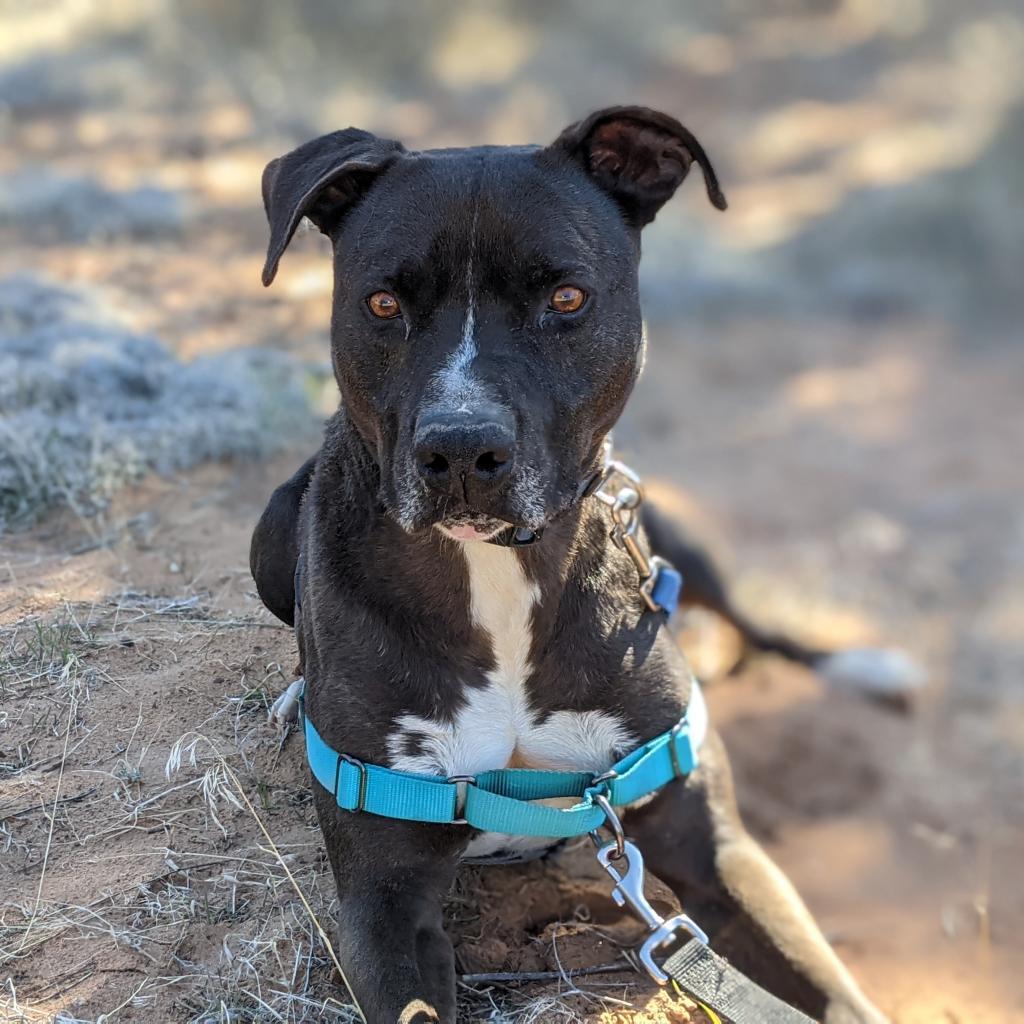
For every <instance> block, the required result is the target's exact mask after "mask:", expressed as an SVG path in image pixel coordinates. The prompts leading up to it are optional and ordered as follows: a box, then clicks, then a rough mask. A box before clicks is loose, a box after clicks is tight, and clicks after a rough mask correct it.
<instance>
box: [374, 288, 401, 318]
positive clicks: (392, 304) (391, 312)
mask: <svg viewBox="0 0 1024 1024" xmlns="http://www.w3.org/2000/svg"><path fill="white" fill-rule="evenodd" d="M366 304H367V305H368V306H369V307H370V312H371V313H373V315H374V316H379V317H380V318H381V320H391V319H392V318H393V317H396V316H398V314H399V313H401V312H402V308H401V306H399V305H398V299H396V298H395V297H394V295H392V294H391V292H374V293H373V294H372V295H371V296H370V297H369V298H368V299H367V300H366Z"/></svg>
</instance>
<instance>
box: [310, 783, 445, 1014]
mask: <svg viewBox="0 0 1024 1024" xmlns="http://www.w3.org/2000/svg"><path fill="white" fill-rule="evenodd" d="M314 786H316V783H314ZM316 802H317V804H318V811H319V815H320V824H321V827H322V829H323V833H324V841H325V843H326V846H327V852H328V855H329V857H330V860H331V867H332V868H333V870H334V878H335V881H336V883H337V887H338V924H337V952H338V959H339V960H340V961H341V966H342V968H343V969H344V971H345V975H346V979H347V981H348V984H349V986H350V987H351V989H352V992H353V994H354V995H355V997H356V999H357V1000H358V1002H359V1005H360V1008H361V1009H362V1011H363V1013H364V1015H365V1017H366V1020H367V1021H368V1024H395V1022H398V1021H400V1022H401V1024H451V1022H454V1020H455V958H454V954H453V952H452V944H451V941H450V940H449V938H448V936H447V935H446V934H445V932H444V925H443V922H442V911H441V901H442V899H443V898H444V895H445V893H447V891H448V889H449V888H450V887H451V884H452V880H453V878H454V875H455V868H456V865H457V864H458V857H459V853H460V851H461V848H462V846H463V845H464V844H465V839H464V838H463V837H462V836H461V832H463V831H465V830H460V829H459V828H458V827H457V826H438V825H419V824H411V823H407V822H401V821H395V820H392V819H388V818H379V817H374V816H373V815H369V814H359V813H352V812H349V811H343V810H340V809H339V808H338V807H337V806H336V805H335V803H334V801H333V799H332V798H331V796H330V794H329V793H327V792H326V790H322V789H320V788H317V792H316Z"/></svg>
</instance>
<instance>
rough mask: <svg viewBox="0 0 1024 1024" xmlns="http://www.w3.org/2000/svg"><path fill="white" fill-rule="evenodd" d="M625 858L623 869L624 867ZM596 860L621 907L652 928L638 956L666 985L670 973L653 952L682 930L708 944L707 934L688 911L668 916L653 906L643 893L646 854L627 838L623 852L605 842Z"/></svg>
mask: <svg viewBox="0 0 1024 1024" xmlns="http://www.w3.org/2000/svg"><path fill="white" fill-rule="evenodd" d="M623 860H625V869H624V870H623V869H622V868H621V865H622V862H623ZM597 861H598V863H599V864H600V865H601V867H603V868H604V869H605V871H607V872H608V874H609V875H610V876H611V878H612V881H613V882H614V883H615V887H614V888H613V889H612V899H613V900H615V902H616V903H617V904H618V905H619V906H620V907H628V909H629V910H631V911H632V912H633V913H634V914H636V916H637V917H639V918H640V920H641V921H643V923H644V924H645V925H647V927H648V928H649V929H650V935H648V936H647V938H646V939H644V942H643V945H642V946H641V947H640V949H639V950H638V951H637V956H638V958H639V960H640V963H641V964H642V965H643V968H644V970H645V971H647V973H648V974H649V975H650V976H651V978H652V979H653V980H654V981H656V982H657V983H658V984H659V985H667V984H668V981H669V976H668V975H667V974H666V973H665V972H664V971H663V970H662V969H661V967H660V966H659V965H658V964H657V963H656V962H655V960H654V954H655V953H656V952H657V951H658V950H659V949H661V948H662V947H663V946H666V945H668V943H670V942H671V941H672V940H673V939H675V938H676V935H677V934H678V933H679V932H680V931H684V930H685V931H687V932H689V933H690V935H692V936H693V937H694V938H695V939H697V940H698V941H699V942H702V943H703V944H704V945H705V946H706V945H707V944H708V937H707V935H705V934H704V931H703V930H702V929H701V928H700V927H699V925H697V923H696V922H695V921H694V920H693V919H692V918H690V917H689V916H688V915H686V914H676V915H675V917H670V918H668V919H667V920H666V919H665V918H664V917H662V916H661V914H659V913H658V912H657V911H656V910H655V909H654V907H652V906H651V904H650V903H649V902H648V900H647V897H646V896H645V895H644V858H643V854H642V853H641V852H640V850H639V849H638V848H637V847H636V846H635V845H634V844H633V843H632V842H630V841H629V840H628V839H626V840H624V842H623V843H622V852H621V853H619V851H618V844H617V843H616V842H615V840H612V841H611V842H608V843H605V845H604V846H602V847H601V848H600V849H599V850H598V851H597Z"/></svg>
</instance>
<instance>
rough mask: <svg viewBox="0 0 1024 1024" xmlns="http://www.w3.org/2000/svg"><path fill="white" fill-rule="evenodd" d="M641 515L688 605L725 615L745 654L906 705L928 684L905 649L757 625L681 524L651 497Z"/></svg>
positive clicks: (883, 701) (654, 544) (868, 695)
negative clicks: (847, 645) (818, 638)
mask: <svg viewBox="0 0 1024 1024" xmlns="http://www.w3.org/2000/svg"><path fill="white" fill-rule="evenodd" d="M641 518H642V521H643V526H644V529H645V530H646V531H647V536H648V538H649V540H650V542H651V550H652V551H653V552H654V554H656V555H660V556H661V557H662V558H664V559H667V560H668V561H669V562H671V563H672V565H674V566H675V567H676V568H677V569H678V570H679V571H680V572H681V573H682V575H683V593H682V602H681V603H682V604H683V606H684V607H685V606H698V607H702V608H707V609H708V610H710V611H712V612H714V613H715V614H716V615H718V616H720V617H721V618H723V619H725V621H726V622H728V623H729V624H730V625H731V626H732V627H733V628H734V629H735V630H736V631H737V632H738V633H739V635H740V638H741V639H742V641H743V648H744V651H743V655H741V658H740V662H739V663H738V665H737V666H736V667H737V668H738V667H739V665H742V663H743V661H744V659H745V657H746V656H748V655H750V654H753V653H757V654H778V655H781V656H782V657H783V658H786V659H787V660H789V661H793V662H796V663H797V664H799V665H805V666H807V667H808V668H810V669H811V670H813V671H814V672H816V673H817V674H818V675H819V676H821V677H822V678H823V679H824V680H825V681H826V682H827V683H829V685H831V686H834V687H836V688H837V689H842V690H848V691H854V692H858V693H861V694H864V695H865V696H867V697H870V698H872V699H875V700H878V701H880V702H882V703H885V704H888V705H890V706H895V707H901V708H902V707H905V706H906V704H907V702H908V700H909V698H910V696H911V694H912V693H913V692H914V691H915V690H918V689H920V688H921V686H922V685H923V684H924V672H923V671H922V669H921V667H920V666H919V665H918V664H917V663H916V662H915V661H914V660H913V659H912V658H910V657H909V656H908V655H907V654H906V653H905V652H903V651H900V650H896V649H892V648H859V649H849V650H840V651H834V650H827V649H825V648H821V647H811V646H808V645H806V644H803V643H801V642H800V641H798V640H795V639H793V638H792V637H790V636H788V635H786V634H785V633H779V632H773V631H770V630H766V629H763V628H761V627H760V626H758V625H757V624H756V623H755V622H753V621H752V620H751V619H750V618H749V617H748V616H747V615H745V614H744V613H743V612H742V611H740V610H739V609H738V608H737V607H736V606H735V605H734V604H733V601H732V598H731V596H730V594H729V591H728V588H727V587H726V585H725V582H724V581H723V579H722V574H721V573H720V572H719V570H718V569H717V568H716V566H715V564H714V562H713V561H712V560H711V557H710V555H708V553H707V552H706V551H705V550H704V549H703V548H702V547H701V546H700V545H699V544H698V543H696V542H695V541H694V540H692V539H691V538H690V537H689V536H687V533H686V531H685V529H684V528H683V527H682V525H681V524H680V523H679V522H678V521H677V520H676V519H674V518H672V517H670V516H668V515H666V514H665V513H664V512H662V511H661V510H659V509H658V507H657V506H656V505H654V504H652V503H651V502H650V501H648V502H646V503H645V504H644V505H643V506H642V512H641Z"/></svg>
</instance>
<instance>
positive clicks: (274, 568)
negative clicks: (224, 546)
mask: <svg viewBox="0 0 1024 1024" xmlns="http://www.w3.org/2000/svg"><path fill="white" fill-rule="evenodd" d="M315 469H316V456H315V455H314V456H313V457H312V458H311V459H307V461H306V462H305V463H303V465H302V468H301V469H300V470H299V471H298V472H297V473H296V474H295V475H294V476H292V477H291V479H289V480H287V481H285V483H283V484H281V486H280V487H278V488H277V490H275V491H274V493H273V494H272V495H271V496H270V501H269V502H268V503H267V507H266V508H265V509H264V510H263V515H262V516H260V521H259V522H258V523H257V524H256V529H255V530H253V534H252V543H251V544H250V546H249V569H250V570H251V572H252V578H253V579H254V580H255V581H256V590H257V591H258V592H259V595H260V600H261V601H262V602H263V603H264V604H265V605H266V606H267V608H268V609H269V610H270V611H272V612H273V613H274V614H275V615H276V616H277V617H278V618H279V619H280V620H281V621H282V622H285V623H287V624H288V625H289V626H294V625H295V565H296V563H297V561H298V557H299V512H300V510H301V507H302V499H303V496H304V495H305V493H306V490H307V488H308V487H309V482H310V480H311V479H312V478H313V471H314V470H315Z"/></svg>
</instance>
